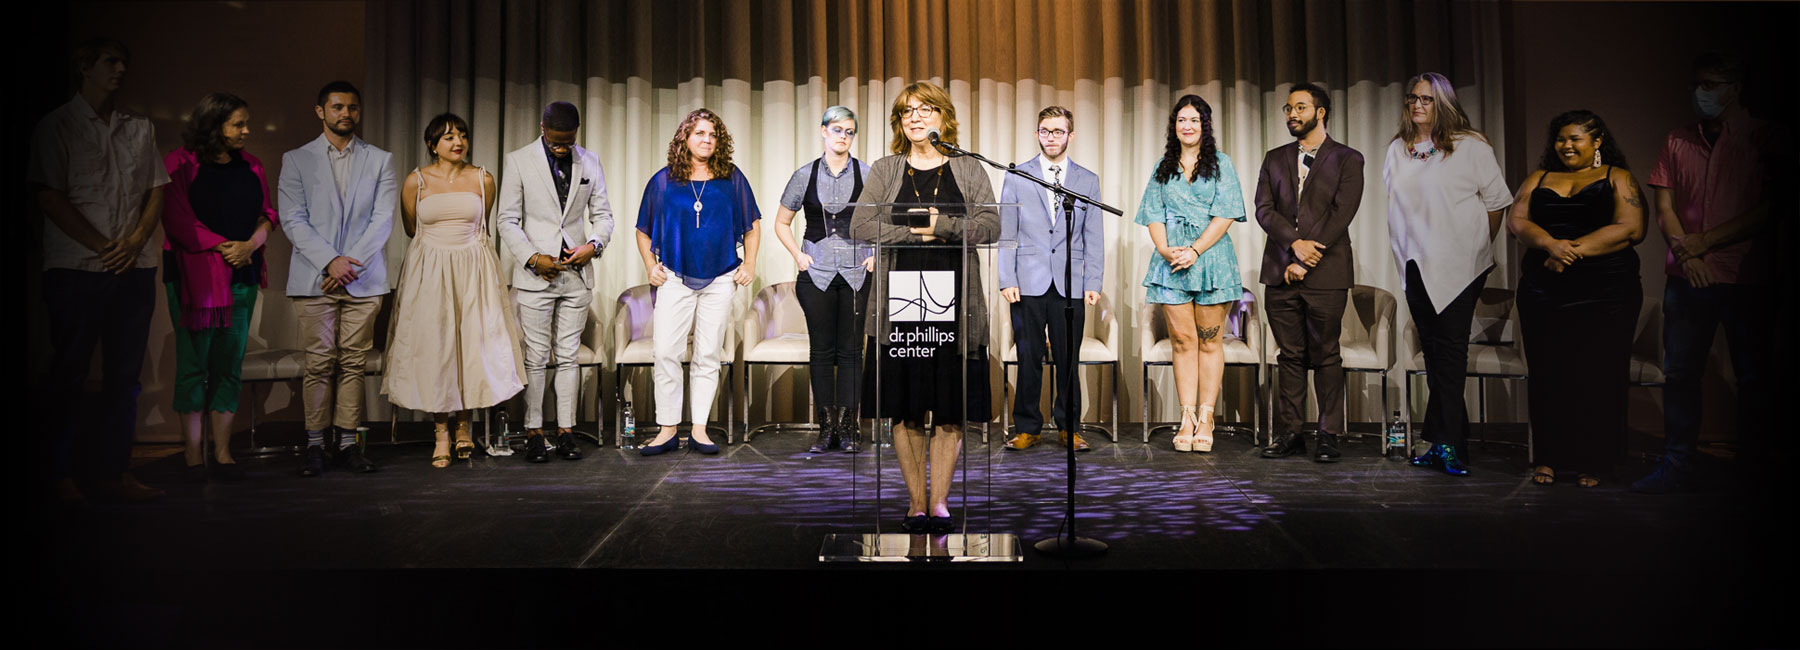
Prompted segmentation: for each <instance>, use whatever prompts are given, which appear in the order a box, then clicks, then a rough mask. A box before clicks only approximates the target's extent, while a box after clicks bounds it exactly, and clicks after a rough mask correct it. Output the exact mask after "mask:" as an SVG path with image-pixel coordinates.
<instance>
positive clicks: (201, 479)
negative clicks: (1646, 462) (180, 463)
mask: <svg viewBox="0 0 1800 650" xmlns="http://www.w3.org/2000/svg"><path fill="white" fill-rule="evenodd" d="M181 480H183V481H187V482H189V483H205V482H206V463H200V464H199V465H189V466H187V469H185V470H182V472H181Z"/></svg>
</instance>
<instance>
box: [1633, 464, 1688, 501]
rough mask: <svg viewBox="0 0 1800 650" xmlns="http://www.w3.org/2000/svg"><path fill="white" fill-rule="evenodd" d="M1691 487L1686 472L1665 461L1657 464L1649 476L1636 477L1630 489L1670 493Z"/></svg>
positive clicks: (1651, 492) (1683, 490) (1642, 492)
mask: <svg viewBox="0 0 1800 650" xmlns="http://www.w3.org/2000/svg"><path fill="white" fill-rule="evenodd" d="M1692 489H1693V486H1692V484H1691V481H1689V480H1688V473H1687V472H1684V471H1681V470H1677V469H1675V468H1673V467H1670V466H1669V465H1668V464H1667V463H1664V464H1661V465H1657V466H1656V470H1655V471H1652V472H1650V475H1649V476H1645V477H1644V478H1641V479H1638V480H1637V481H1636V482H1634V483H1632V484H1631V491H1632V492H1636V493H1638V494H1670V493H1674V492H1687V491H1690V490H1692Z"/></svg>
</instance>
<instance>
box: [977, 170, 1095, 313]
mask: <svg viewBox="0 0 1800 650" xmlns="http://www.w3.org/2000/svg"><path fill="white" fill-rule="evenodd" d="M1043 160H1044V159H1043V157H1042V156H1039V157H1036V158H1032V159H1031V160H1029V161H1026V163H1025V164H1023V165H1019V170H1020V171H1023V172H1025V173H1027V174H1031V175H1032V176H1036V177H1039V178H1042V177H1043V172H1042V171H1041V167H1042V166H1043ZM1066 162H1067V164H1068V167H1067V169H1066V171H1065V173H1064V175H1063V180H1064V181H1065V182H1064V183H1063V186H1064V187H1067V188H1069V189H1070V190H1072V191H1074V192H1076V193H1079V194H1085V195H1087V196H1089V197H1092V198H1093V199H1094V200H1096V201H1099V200H1102V199H1101V198H1100V177H1099V176H1097V175H1095V174H1094V172H1091V171H1088V169H1087V168H1086V167H1082V166H1081V165H1077V164H1075V162H1074V161H1066ZM1000 202H1001V203H1017V204H1019V207H1018V208H1017V209H1014V210H1007V211H1006V212H1005V213H1003V214H1001V215H1000V241H1012V242H1018V247H1017V249H1014V248H1012V247H1002V248H1001V249H1000V250H999V251H998V252H997V253H996V255H998V256H999V258H1000V288H1002V289H1006V288H1010V287H1018V288H1019V293H1020V294H1022V295H1026V296H1041V295H1043V294H1044V292H1045V291H1046V290H1048V289H1049V288H1050V287H1051V285H1055V286H1056V291H1057V293H1060V294H1062V296H1063V297H1064V298H1080V297H1081V294H1082V292H1083V291H1099V290H1100V286H1101V284H1100V283H1101V280H1102V279H1103V274H1104V270H1103V269H1104V262H1105V261H1106V231H1105V224H1104V223H1103V220H1102V218H1103V217H1105V216H1106V213H1104V212H1101V211H1100V209H1099V208H1096V207H1094V206H1092V205H1086V204H1083V205H1079V206H1076V208H1075V219H1074V221H1075V223H1076V224H1079V225H1080V226H1081V230H1080V231H1079V232H1076V233H1075V242H1074V253H1075V269H1074V274H1073V275H1072V277H1073V278H1074V280H1075V287H1074V288H1073V289H1071V288H1069V287H1066V286H1063V264H1064V262H1065V261H1066V260H1068V259H1069V252H1070V251H1069V249H1068V248H1066V247H1064V243H1065V242H1064V239H1063V238H1064V236H1065V235H1067V232H1065V226H1066V225H1067V224H1064V223H1063V218H1062V217H1063V215H1062V206H1053V205H1050V192H1049V191H1048V190H1045V189H1044V188H1043V187H1042V186H1039V185H1038V184H1036V183H1033V182H1031V181H1028V180H1025V179H1022V178H1018V177H1016V176H1014V175H1012V174H1007V175H1006V178H1005V180H1004V181H1003V182H1002V183H1001V185H1000ZM1053 214H1054V215H1055V217H1056V218H1055V219H1054V220H1052V219H1051V215H1053Z"/></svg>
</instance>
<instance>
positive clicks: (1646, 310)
mask: <svg viewBox="0 0 1800 650" xmlns="http://www.w3.org/2000/svg"><path fill="white" fill-rule="evenodd" d="M1662 330H1663V319H1662V301H1661V300H1658V299H1648V300H1645V301H1644V305H1643V308H1642V309H1639V310H1638V318H1637V328H1636V329H1635V330H1634V331H1635V332H1636V333H1637V336H1636V337H1635V338H1633V339H1632V344H1631V375H1630V379H1628V380H1627V381H1629V382H1630V383H1631V386H1633V387H1636V388H1650V389H1654V390H1662V389H1663V383H1664V381H1665V377H1664V375H1663V342H1662ZM1620 435H1623V436H1625V437H1626V440H1625V441H1624V442H1622V443H1621V444H1620V445H1619V448H1620V449H1627V450H1629V449H1631V445H1630V438H1631V427H1629V426H1628V427H1626V428H1625V431H1624V432H1622V433H1621V434H1620ZM1637 457H1638V458H1639V459H1640V460H1652V461H1654V460H1659V459H1660V458H1661V454H1638V456H1637Z"/></svg>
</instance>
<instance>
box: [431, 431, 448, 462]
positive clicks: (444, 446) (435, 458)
mask: <svg viewBox="0 0 1800 650" xmlns="http://www.w3.org/2000/svg"><path fill="white" fill-rule="evenodd" d="M431 466H432V467H436V468H438V469H444V468H446V467H449V466H450V430H449V429H448V428H446V427H445V426H444V425H442V424H440V425H437V441H436V443H435V444H433V445H432V447H431Z"/></svg>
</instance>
